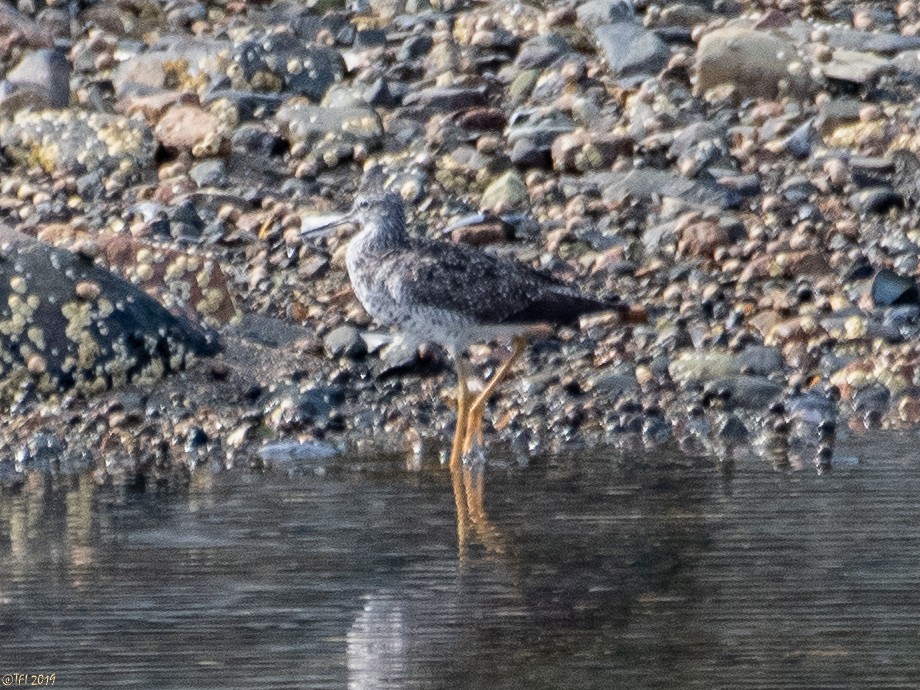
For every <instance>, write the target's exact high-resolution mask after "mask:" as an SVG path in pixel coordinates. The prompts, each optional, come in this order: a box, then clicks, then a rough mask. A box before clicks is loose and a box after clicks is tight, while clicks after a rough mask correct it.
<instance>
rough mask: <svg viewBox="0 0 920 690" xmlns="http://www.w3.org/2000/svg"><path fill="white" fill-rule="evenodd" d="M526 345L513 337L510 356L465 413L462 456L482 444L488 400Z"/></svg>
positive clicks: (521, 339) (521, 340) (522, 339)
mask: <svg viewBox="0 0 920 690" xmlns="http://www.w3.org/2000/svg"><path fill="white" fill-rule="evenodd" d="M526 344H527V341H526V340H525V339H524V337H523V336H516V337H515V339H514V344H513V345H512V347H511V356H510V357H508V359H507V360H505V363H504V364H502V365H501V366H500V367H499V368H498V371H496V372H495V375H494V376H493V377H492V378H491V379H490V380H489V382H488V383H487V384H486V387H485V388H483V389H482V392H481V393H480V394H479V395H478V396H476V399H475V400H473V402H472V403H471V404H470V406H469V411H468V412H467V422H466V434H465V435H464V439H463V454H464V455H466V454H467V453H469V452H470V449H471V448H472V447H473V445H474V444H481V443H482V417H483V415H484V414H485V410H486V403H488V402H489V398H491V397H492V394H493V393H495V390H496V389H497V388H498V387H499V386H500V385H501V383H502V381H504V380H505V378H506V377H507V376H508V373H509V372H510V371H511V367H513V366H514V363H515V362H516V361H517V360H518V359H519V358H520V356H521V355H522V354H524V347H525V346H526Z"/></svg>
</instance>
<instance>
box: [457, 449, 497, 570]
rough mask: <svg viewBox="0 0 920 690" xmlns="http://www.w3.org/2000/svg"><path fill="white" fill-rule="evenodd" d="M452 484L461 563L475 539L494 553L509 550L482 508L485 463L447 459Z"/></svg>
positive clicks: (489, 551) (463, 561) (466, 558)
mask: <svg viewBox="0 0 920 690" xmlns="http://www.w3.org/2000/svg"><path fill="white" fill-rule="evenodd" d="M450 478H451V486H452V488H453V492H454V505H455V506H456V509H457V553H458V556H459V558H460V563H461V564H463V563H465V562H466V561H467V560H468V559H469V551H470V546H471V545H472V544H475V543H477V542H478V543H479V544H480V545H482V546H483V547H484V548H485V550H486V551H487V552H488V553H490V554H494V555H497V556H502V555H505V554H506V553H507V552H508V547H507V543H506V541H505V537H504V535H503V534H502V532H501V530H500V529H499V528H498V527H497V526H496V525H495V524H494V523H493V522H492V521H491V520H490V519H489V515H488V513H487V512H486V508H485V490H486V476H485V463H483V462H475V463H464V462H451V463H450Z"/></svg>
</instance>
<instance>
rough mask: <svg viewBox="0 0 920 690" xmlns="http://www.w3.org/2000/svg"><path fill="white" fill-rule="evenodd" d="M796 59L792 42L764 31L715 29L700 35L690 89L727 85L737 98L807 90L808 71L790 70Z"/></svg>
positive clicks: (810, 87)
mask: <svg viewBox="0 0 920 690" xmlns="http://www.w3.org/2000/svg"><path fill="white" fill-rule="evenodd" d="M799 62H800V61H799V55H798V53H797V51H796V47H795V45H794V44H792V43H791V42H789V41H787V40H785V39H783V38H780V37H778V36H775V35H773V34H771V33H768V32H766V31H756V30H754V29H749V28H744V27H738V26H733V27H725V28H722V29H716V30H715V31H710V32H709V33H708V34H706V35H705V36H703V38H702V40H701V41H700V45H699V48H698V49H697V51H696V85H695V87H694V92H695V93H696V94H698V95H699V94H704V93H706V91H708V90H709V89H712V88H715V87H717V86H723V85H728V86H731V87H733V89H734V92H735V94H736V95H737V96H738V97H739V98H774V97H776V96H777V95H779V93H780V92H781V91H783V90H784V89H788V90H789V91H790V92H792V93H794V94H798V95H803V94H806V93H810V92H811V91H812V90H813V89H814V84H813V83H812V81H811V79H810V78H809V76H808V73H807V72H806V71H805V70H804V69H803V70H800V71H798V70H796V69H793V70H790V67H791V66H793V65H795V64H796V63H799Z"/></svg>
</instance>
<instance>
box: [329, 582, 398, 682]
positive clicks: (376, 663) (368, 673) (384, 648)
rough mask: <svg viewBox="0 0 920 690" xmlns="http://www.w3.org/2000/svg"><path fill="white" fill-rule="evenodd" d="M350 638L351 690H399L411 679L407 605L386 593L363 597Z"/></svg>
mask: <svg viewBox="0 0 920 690" xmlns="http://www.w3.org/2000/svg"><path fill="white" fill-rule="evenodd" d="M363 599H364V603H363V606H362V607H361V611H360V613H358V615H357V616H356V617H355V620H354V622H353V623H352V625H351V628H350V629H349V631H348V634H347V635H346V650H345V653H346V665H347V668H348V688H349V690H380V689H381V688H395V687H399V681H400V679H405V678H406V675H407V668H406V663H407V647H408V636H409V631H408V630H407V625H406V617H405V613H404V611H403V608H404V607H403V602H402V601H401V600H400V599H399V598H397V597H395V596H392V595H388V594H387V593H386V592H378V593H377V594H373V595H366V596H365V597H363Z"/></svg>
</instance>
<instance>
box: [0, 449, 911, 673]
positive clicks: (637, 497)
mask: <svg viewBox="0 0 920 690" xmlns="http://www.w3.org/2000/svg"><path fill="white" fill-rule="evenodd" d="M916 448H917V437H916V436H892V435H875V436H868V437H866V438H864V439H859V440H857V441H853V442H850V443H849V444H848V445H847V446H846V447H839V448H838V449H837V452H838V456H840V457H843V456H849V457H850V458H858V460H859V462H858V463H854V462H848V463H842V462H841V463H838V465H837V467H835V469H834V470H833V471H832V472H831V473H829V474H825V475H822V476H819V475H818V474H817V473H815V472H813V471H799V472H793V471H776V470H774V469H773V467H772V466H771V465H770V464H769V463H766V462H764V461H762V460H758V459H757V458H753V457H752V458H750V459H747V460H741V461H739V462H737V463H736V464H735V466H734V468H733V469H726V468H725V467H722V466H720V465H719V463H718V462H716V461H714V460H713V459H707V458H697V459H691V458H686V457H681V456H678V455H673V456H661V454H657V455H656V456H654V457H649V456H625V455H623V454H622V453H617V452H613V451H611V452H609V453H608V452H594V453H587V454H580V455H573V456H568V457H558V458H542V459H535V460H533V461H532V462H531V463H530V465H529V466H527V467H518V466H516V465H515V464H513V463H502V462H500V459H496V461H495V462H493V463H492V464H490V465H489V466H488V468H487V469H486V471H485V475H484V477H477V476H474V477H472V484H469V483H467V484H463V483H461V484H460V485H459V486H461V487H463V488H462V490H461V492H464V491H465V492H466V493H467V494H468V493H469V492H470V490H471V488H472V491H473V493H474V494H476V493H477V492H478V496H479V497H480V498H481V501H477V500H475V497H474V500H473V501H472V503H471V504H470V506H469V508H470V510H469V514H468V515H467V524H466V528H465V529H464V530H463V533H464V537H465V540H464V544H465V546H464V548H463V549H462V550H458V527H457V518H456V505H455V501H454V494H453V491H452V483H451V476H450V473H449V472H448V470H447V469H446V468H444V467H440V466H437V465H436V464H435V463H432V464H431V465H426V466H424V467H422V468H421V469H418V470H410V469H407V468H406V466H405V464H404V463H403V462H402V461H400V460H399V459H380V460H377V461H374V462H361V463H356V462H355V461H354V460H349V459H342V460H337V461H333V462H332V463H331V464H330V465H329V466H328V467H327V470H326V472H325V473H324V474H320V475H317V474H313V473H312V472H307V473H304V474H298V475H295V476H289V475H288V474H287V473H285V472H281V471H273V472H270V473H268V474H264V475H253V474H249V473H246V472H242V471H240V472H236V471H234V472H227V473H224V474H221V475H211V474H207V473H202V474H201V475H199V476H196V477H195V479H194V480H193V483H192V485H191V486H190V487H189V488H188V489H185V490H181V491H175V490H173V491H167V490H157V489H148V490H147V491H145V492H125V491H116V490H113V489H98V488H97V487H95V486H94V484H93V482H92V480H91V478H90V477H88V476H84V477H78V478H74V477H70V478H58V479H55V480H51V479H49V478H47V477H44V478H43V477H41V476H39V475H35V476H31V477H30V478H29V482H28V484H27V486H26V487H25V488H24V489H22V490H21V491H19V492H16V493H11V492H6V493H3V494H0V673H6V672H23V673H38V672H45V673H56V674H57V681H56V687H61V688H104V687H136V688H171V689H178V688H240V689H242V688H246V689H250V688H255V687H259V688H453V687H472V688H480V687H481V688H610V687H623V688H646V687H661V688H671V687H673V688H714V687H726V688H729V687H731V688H736V687H758V688H766V687H788V688H796V687H810V688H819V687H828V688H831V687H833V688H838V687H869V686H873V687H916V686H917V685H918V684H920V655H918V654H917V649H918V645H920V511H918V510H917V503H918V496H920V457H918V454H917V451H916ZM466 479H467V480H470V479H471V478H470V477H467V478H466Z"/></svg>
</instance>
